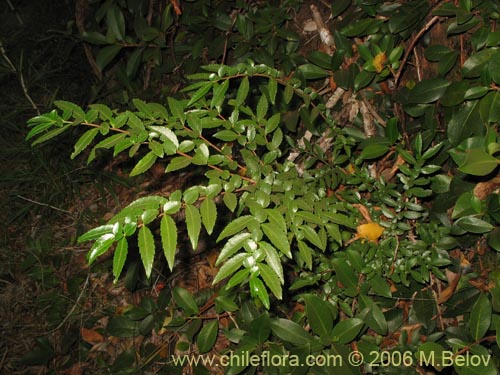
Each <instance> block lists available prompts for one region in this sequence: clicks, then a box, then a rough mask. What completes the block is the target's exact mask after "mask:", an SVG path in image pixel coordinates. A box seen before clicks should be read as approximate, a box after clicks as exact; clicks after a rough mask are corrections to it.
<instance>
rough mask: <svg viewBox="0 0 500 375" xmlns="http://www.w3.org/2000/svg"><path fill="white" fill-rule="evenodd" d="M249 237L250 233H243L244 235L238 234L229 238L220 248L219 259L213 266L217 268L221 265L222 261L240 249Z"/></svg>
mask: <svg viewBox="0 0 500 375" xmlns="http://www.w3.org/2000/svg"><path fill="white" fill-rule="evenodd" d="M250 237H251V235H250V233H247V232H244V233H238V234H237V235H235V236H234V237H231V238H230V239H229V240H228V241H227V242H226V244H225V245H224V247H223V248H222V250H221V252H220V254H219V257H218V258H217V261H216V262H215V265H216V266H218V265H219V264H220V263H222V262H223V261H224V260H226V259H227V258H229V257H230V256H231V255H233V254H234V253H235V252H236V251H238V250H239V249H241V247H242V246H243V244H244V243H245V242H246V241H247V240H248V239H249V238H250Z"/></svg>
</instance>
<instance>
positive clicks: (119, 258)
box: [113, 237, 128, 283]
mask: <svg viewBox="0 0 500 375" xmlns="http://www.w3.org/2000/svg"><path fill="white" fill-rule="evenodd" d="M127 254H128V242H127V238H126V237H122V238H121V239H120V241H118V244H117V245H116V249H115V254H114V255H113V276H114V277H115V283H116V282H117V281H118V278H119V277H120V275H121V273H122V270H123V266H124V264H125V260H126V259H127Z"/></svg>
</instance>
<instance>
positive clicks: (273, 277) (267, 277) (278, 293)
mask: <svg viewBox="0 0 500 375" xmlns="http://www.w3.org/2000/svg"><path fill="white" fill-rule="evenodd" d="M257 266H258V267H259V270H260V275H261V276H262V279H263V280H264V283H265V284H266V285H267V287H268V288H269V290H271V292H273V294H274V296H275V297H276V298H278V299H282V298H283V296H282V290H281V283H280V280H279V278H278V275H277V274H276V272H274V271H273V270H272V269H271V267H269V266H268V265H267V264H264V263H259V264H257Z"/></svg>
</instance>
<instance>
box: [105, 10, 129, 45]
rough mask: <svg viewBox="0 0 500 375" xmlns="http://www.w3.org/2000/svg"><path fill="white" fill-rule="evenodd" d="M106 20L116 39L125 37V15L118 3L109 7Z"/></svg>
mask: <svg viewBox="0 0 500 375" xmlns="http://www.w3.org/2000/svg"><path fill="white" fill-rule="evenodd" d="M106 22H107V25H108V27H109V29H110V30H111V32H112V33H113V34H114V35H115V38H116V39H118V40H124V39H125V17H124V16H123V13H122V11H121V9H120V8H119V7H118V6H117V5H115V4H113V5H111V6H110V7H109V8H108V12H107V13H106Z"/></svg>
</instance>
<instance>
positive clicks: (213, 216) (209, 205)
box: [200, 198, 217, 234]
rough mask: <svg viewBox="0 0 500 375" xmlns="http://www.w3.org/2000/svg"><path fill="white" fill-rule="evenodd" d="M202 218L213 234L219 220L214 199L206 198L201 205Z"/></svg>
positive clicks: (207, 228)
mask: <svg viewBox="0 0 500 375" xmlns="http://www.w3.org/2000/svg"><path fill="white" fill-rule="evenodd" d="M200 213H201V220H202V222H203V225H204V226H205V229H206V230H207V233H208V234H212V232H213V230H214V226H215V222H216V220H217V206H216V205H215V203H214V201H213V200H212V199H209V198H206V199H205V200H204V201H203V202H202V203H201V206H200Z"/></svg>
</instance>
